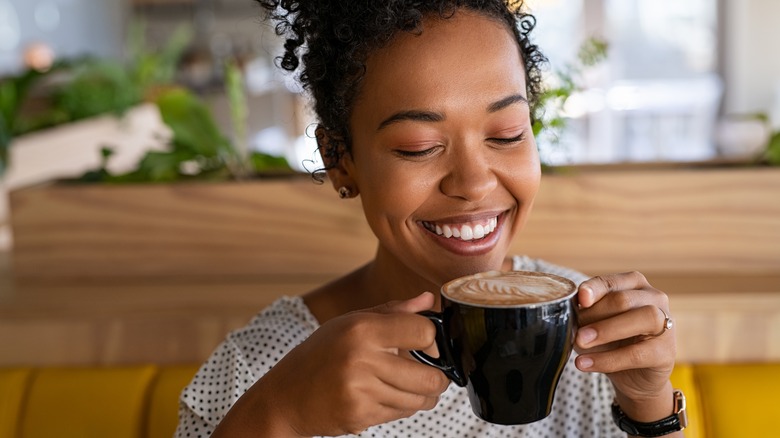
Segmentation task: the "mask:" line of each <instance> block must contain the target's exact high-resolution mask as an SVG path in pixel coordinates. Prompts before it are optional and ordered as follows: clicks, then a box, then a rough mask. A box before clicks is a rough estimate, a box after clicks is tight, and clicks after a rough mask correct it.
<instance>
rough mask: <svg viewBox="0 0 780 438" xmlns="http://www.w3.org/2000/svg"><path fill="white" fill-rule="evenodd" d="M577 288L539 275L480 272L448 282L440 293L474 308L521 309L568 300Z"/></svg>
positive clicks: (521, 272)
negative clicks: (511, 307) (527, 306)
mask: <svg viewBox="0 0 780 438" xmlns="http://www.w3.org/2000/svg"><path fill="white" fill-rule="evenodd" d="M576 289H577V286H576V285H575V284H574V283H573V282H572V281H570V280H568V279H566V278H562V277H558V276H556V275H551V274H543V273H539V272H525V271H514V272H499V271H491V272H483V273H480V274H475V275H471V276H468V277H462V278H458V279H455V280H453V281H450V282H449V283H447V284H445V285H444V286H443V287H442V294H444V295H445V296H446V297H447V298H449V299H451V300H453V301H458V302H460V303H463V304H472V305H476V306H522V305H529V304H536V303H547V302H550V301H555V300H559V299H562V298H567V297H569V296H570V295H572V294H573V293H574V292H575V291H576Z"/></svg>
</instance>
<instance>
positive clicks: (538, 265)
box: [512, 255, 590, 285]
mask: <svg viewBox="0 0 780 438" xmlns="http://www.w3.org/2000/svg"><path fill="white" fill-rule="evenodd" d="M512 270H514V271H534V272H545V273H547V274H553V275H558V276H560V277H564V278H568V279H569V280H571V281H573V282H574V283H575V284H577V285H579V284H580V283H582V282H583V281H585V280H587V279H588V278H590V277H589V276H587V275H585V274H583V273H582V272H579V271H577V270H574V269H571V268H567V267H565V266H560V265H556V264H554V263H550V262H548V261H546V260H542V259H537V258H532V257H528V256H527V255H515V256H512Z"/></svg>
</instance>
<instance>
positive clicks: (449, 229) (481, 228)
mask: <svg viewBox="0 0 780 438" xmlns="http://www.w3.org/2000/svg"><path fill="white" fill-rule="evenodd" d="M422 225H423V226H424V227H425V229H427V230H428V231H431V232H433V233H436V234H437V235H439V236H443V237H445V238H447V239H450V238H454V239H457V240H463V241H469V240H478V239H482V238H484V237H485V236H487V235H489V234H490V233H492V232H493V231H495V230H496V227H497V226H498V216H494V217H492V218H486V219H482V220H478V221H472V222H464V223H459V224H445V223H434V222H426V221H423V222H422Z"/></svg>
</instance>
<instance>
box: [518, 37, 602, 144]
mask: <svg viewBox="0 0 780 438" xmlns="http://www.w3.org/2000/svg"><path fill="white" fill-rule="evenodd" d="M608 49H609V45H608V44H607V42H606V41H604V40H601V39H598V38H588V39H587V40H585V42H583V43H582V45H581V46H580V48H579V50H578V52H577V61H576V63H574V64H568V65H566V66H564V67H563V68H562V69H560V70H557V71H555V72H554V73H553V77H552V79H553V81H552V82H554V85H552V86H549V87H548V88H546V89H545V90H544V91H543V92H542V94H541V95H540V96H539V101H538V102H537V104H536V106H535V107H534V124H533V132H534V135H535V136H536V135H539V134H541V133H545V134H546V135H548V136H549V138H551V139H552V140H553V142H556V141H557V140H558V138H559V135H560V133H561V131H562V130H563V128H564V127H565V126H566V122H567V118H566V117H565V116H564V111H563V105H564V104H565V103H566V100H567V99H568V98H569V97H570V96H571V95H572V94H574V93H575V92H577V91H581V90H582V86H581V83H582V73H583V71H584V70H585V69H586V68H588V67H593V66H595V65H598V64H599V63H601V62H603V61H604V60H605V59H606V58H607V53H608Z"/></svg>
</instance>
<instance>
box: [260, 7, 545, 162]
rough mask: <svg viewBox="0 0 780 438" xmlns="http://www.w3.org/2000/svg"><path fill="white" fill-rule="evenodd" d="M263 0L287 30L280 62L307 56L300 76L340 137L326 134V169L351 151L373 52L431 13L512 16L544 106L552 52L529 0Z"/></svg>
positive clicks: (281, 30) (531, 92)
mask: <svg viewBox="0 0 780 438" xmlns="http://www.w3.org/2000/svg"><path fill="white" fill-rule="evenodd" d="M256 1H257V2H258V3H260V5H262V6H263V8H265V10H266V15H267V17H266V18H271V19H272V20H274V21H275V22H276V28H275V29H276V34H277V35H279V36H282V37H285V38H286V40H285V44H284V54H283V55H281V56H279V57H278V58H277V61H278V64H279V66H280V67H281V68H283V69H285V70H287V71H290V72H294V71H296V70H298V68H299V67H301V64H303V65H302V68H301V71H300V73H299V76H298V80H299V81H300V83H301V85H302V86H303V88H304V89H305V90H307V91H308V92H309V93H310V95H311V97H312V98H313V100H314V111H315V113H316V114H317V117H318V119H319V126H320V127H321V128H323V129H324V130H325V131H327V132H328V134H329V137H330V139H332V140H335V141H334V142H333V143H328V144H322V143H323V142H322V141H320V147H321V148H323V147H324V148H325V150H323V151H321V152H322V153H323V156H324V157H325V169H320V170H327V169H328V168H329V167H332V166H333V165H335V163H337V162H338V159H339V158H340V157H341V155H342V154H343V153H345V152H346V153H349V152H350V151H351V140H350V133H349V117H350V114H351V111H352V107H353V104H354V100H355V97H356V95H357V93H358V92H359V88H360V83H361V79H362V77H363V75H364V74H365V69H366V65H365V64H366V59H367V58H368V56H369V55H370V54H371V53H372V51H374V50H376V49H378V48H380V47H383V46H385V45H387V44H388V43H389V42H390V41H391V40H392V38H393V37H394V36H395V35H396V34H397V33H398V32H399V31H404V32H421V31H422V21H423V19H424V18H425V17H428V16H438V17H440V18H443V19H446V18H449V17H451V16H452V15H453V14H455V12H456V11H457V10H458V9H461V8H465V9H468V10H471V11H474V12H478V13H481V14H483V15H485V16H487V17H489V18H493V19H496V20H498V21H500V22H502V23H504V24H506V26H507V28H508V29H510V30H511V31H512V34H513V35H514V37H515V40H516V41H517V44H518V46H519V50H520V53H521V56H522V59H523V63H524V65H525V74H526V88H527V90H526V91H527V93H528V101H529V103H530V104H531V115H532V116H533V115H534V114H535V113H536V103H537V102H538V97H539V95H540V94H541V92H542V74H541V69H542V66H543V65H544V64H545V63H546V62H547V59H546V58H545V57H544V55H543V54H542V53H541V52H540V51H539V48H538V47H537V46H536V45H535V44H532V43H531V40H530V39H529V35H530V33H531V31H532V30H533V28H534V27H535V25H536V19H535V18H534V16H533V15H531V14H529V13H526V12H525V11H524V8H523V2H522V0H381V1H370V0H364V1H353V0H256ZM319 140H323V139H319ZM329 163H330V164H329ZM315 173H316V172H315Z"/></svg>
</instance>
